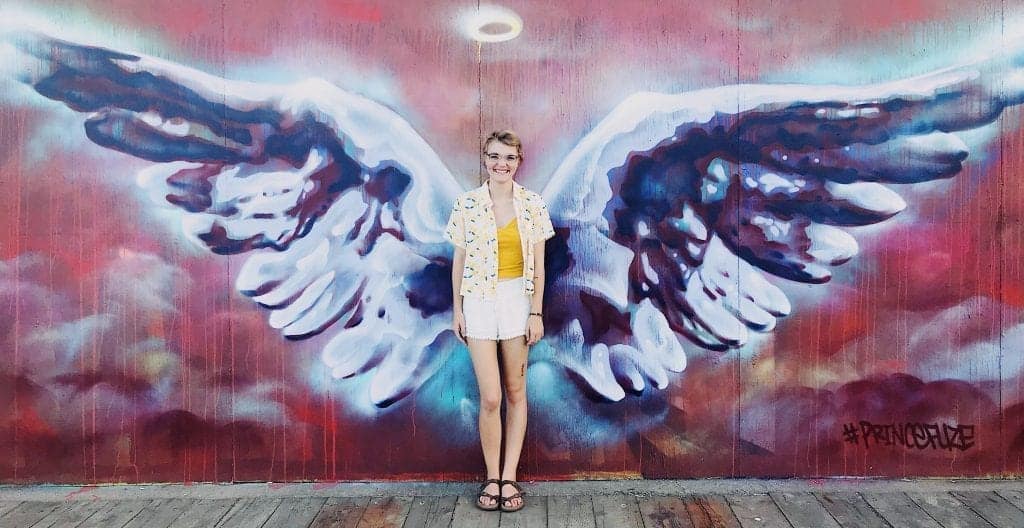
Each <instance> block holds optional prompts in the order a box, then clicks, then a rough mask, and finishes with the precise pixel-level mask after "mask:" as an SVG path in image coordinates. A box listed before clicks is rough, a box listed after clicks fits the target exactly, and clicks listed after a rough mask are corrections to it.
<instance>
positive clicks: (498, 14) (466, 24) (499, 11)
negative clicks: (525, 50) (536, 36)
mask: <svg viewBox="0 0 1024 528" xmlns="http://www.w3.org/2000/svg"><path fill="white" fill-rule="evenodd" d="M461 25H462V30H463V31H464V32H465V33H466V36H468V37H469V38H471V39H473V40H475V41H477V42H505V41H509V40H512V39H514V38H516V37H518V36H519V34H520V33H522V31H523V19H522V18H519V15H517V14H516V13H515V12H514V11H512V10H511V9H507V8H504V7H497V6H480V8H479V9H477V10H474V11H471V12H468V13H466V15H465V16H464V17H463V20H462V24H461ZM490 25H502V26H506V27H508V30H506V31H504V32H501V33H485V32H484V31H483V28H485V27H487V26H490Z"/></svg>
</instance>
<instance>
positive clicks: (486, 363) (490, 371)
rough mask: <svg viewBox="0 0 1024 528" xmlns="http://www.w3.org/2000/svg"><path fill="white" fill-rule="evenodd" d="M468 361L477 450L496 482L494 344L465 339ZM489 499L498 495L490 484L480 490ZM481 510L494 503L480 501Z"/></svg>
mask: <svg viewBox="0 0 1024 528" xmlns="http://www.w3.org/2000/svg"><path fill="white" fill-rule="evenodd" d="M467 341H468V343H469V357H470V358H471V359H472V360H473V372H474V373H476V383H477V386H478V387H479V388H480V420H479V426H480V447H481V448H483V452H484V465H486V466H487V478H489V479H497V478H499V475H500V470H499V463H500V461H499V458H498V457H499V456H500V455H501V414H500V412H501V379H500V376H499V374H498V342H497V341H491V340H489V339H474V338H472V337H471V338H469V339H468V340H467ZM484 491H485V492H487V493H490V494H492V495H497V494H498V486H496V485H494V484H490V485H488V486H487V488H485V489H484ZM480 503H481V504H483V505H485V506H492V505H494V501H493V500H490V499H487V498H481V499H480Z"/></svg>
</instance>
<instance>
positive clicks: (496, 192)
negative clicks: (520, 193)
mask: <svg viewBox="0 0 1024 528" xmlns="http://www.w3.org/2000/svg"><path fill="white" fill-rule="evenodd" d="M487 190H488V192H490V193H491V201H492V202H493V201H498V200H501V201H505V200H511V199H512V180H509V181H507V182H505V183H497V182H495V181H494V180H487Z"/></svg>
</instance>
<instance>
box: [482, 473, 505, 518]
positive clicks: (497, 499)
mask: <svg viewBox="0 0 1024 528" xmlns="http://www.w3.org/2000/svg"><path fill="white" fill-rule="evenodd" d="M502 482H504V481H502V480H498V479H487V480H485V481H484V483H483V484H482V485H481V486H480V491H479V492H478V493H477V495H476V507H477V508H480V509H481V510H483V511H494V510H497V509H498V508H500V507H501V483H502ZM490 484H497V485H498V494H497V495H494V494H492V493H485V492H484V490H485V489H487V486H488V485H490ZM483 497H486V498H488V499H491V500H492V501H494V504H492V505H490V506H485V505H484V504H482V503H481V502H480V499H481V498H483Z"/></svg>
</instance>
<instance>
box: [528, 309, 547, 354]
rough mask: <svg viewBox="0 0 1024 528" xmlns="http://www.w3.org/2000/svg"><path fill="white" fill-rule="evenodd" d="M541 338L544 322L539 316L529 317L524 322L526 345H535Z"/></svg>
mask: <svg viewBox="0 0 1024 528" xmlns="http://www.w3.org/2000/svg"><path fill="white" fill-rule="evenodd" d="M542 337H544V320H543V319H541V317H540V316H539V315H531V316H530V317H529V319H527V321H526V345H527V346H531V345H535V344H537V342H538V341H540V338H542Z"/></svg>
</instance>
